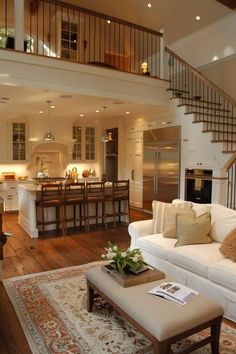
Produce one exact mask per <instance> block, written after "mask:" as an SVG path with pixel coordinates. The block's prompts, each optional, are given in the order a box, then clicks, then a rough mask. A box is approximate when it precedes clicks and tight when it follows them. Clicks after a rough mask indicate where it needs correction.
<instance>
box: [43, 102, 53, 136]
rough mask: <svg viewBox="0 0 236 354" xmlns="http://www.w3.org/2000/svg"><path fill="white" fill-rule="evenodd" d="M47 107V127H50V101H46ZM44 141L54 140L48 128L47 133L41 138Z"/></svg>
mask: <svg viewBox="0 0 236 354" xmlns="http://www.w3.org/2000/svg"><path fill="white" fill-rule="evenodd" d="M46 103H47V105H48V127H49V125H50V117H49V112H50V103H51V101H46ZM43 140H44V141H53V140H54V135H53V134H52V132H51V130H50V129H49V128H48V130H47V132H46V133H45V134H44V137H43Z"/></svg>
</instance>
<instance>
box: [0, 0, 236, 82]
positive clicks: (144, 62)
mask: <svg viewBox="0 0 236 354" xmlns="http://www.w3.org/2000/svg"><path fill="white" fill-rule="evenodd" d="M206 3H207V4H206ZM221 3H224V1H221V2H219V1H216V0H207V1H206V0H200V1H195V0H190V1H189V0H177V1H174V2H173V1H171V0H168V1H165V2H163V1H160V0H153V1H151V2H149V3H146V2H145V1H143V0H130V1H129V2H126V1H124V0H121V1H119V5H118V3H117V2H116V1H105V0H103V1H99V2H98V1H93V0H91V1H89V2H88V1H83V0H80V1H73V0H70V1H65V2H62V1H55V0H1V1H0V48H9V49H16V50H20V51H23V52H25V53H31V54H38V55H43V56H50V57H55V58H59V59H63V60H70V61H73V62H79V63H83V64H90V65H92V64H93V65H99V66H102V67H106V68H112V69H116V70H119V71H125V72H130V73H135V74H146V75H150V76H153V77H159V78H164V77H165V71H164V68H163V67H164V64H165V63H164V62H163V61H164V59H163V48H164V45H168V46H174V47H176V46H177V47H176V48H177V49H178V50H180V51H181V50H182V51H184V47H185V46H186V43H185V44H184V45H183V43H182V41H183V39H184V38H189V37H191V38H190V42H193V46H194V40H195V41H196V38H195V39H194V36H195V37H196V36H198V35H197V34H198V33H199V35H201V33H200V32H201V31H202V30H203V31H205V32H206V29H208V30H207V32H209V31H210V28H211V27H212V26H214V25H215V24H217V23H219V25H220V21H226V19H229V18H230V17H232V14H233V11H232V9H230V8H229V7H227V6H224V5H222V4H221ZM83 6H84V7H83ZM85 7H86V8H85ZM227 21H228V20H227ZM228 26H229V27H230V23H228ZM221 27H222V26H221ZM224 27H225V26H224ZM207 34H208V36H209V33H207ZM214 34H216V33H214ZM223 35H224V33H223ZM225 36H227V40H228V42H229V35H228V34H226V33H225V35H224V38H225ZM215 37H217V40H218V42H219V36H217V35H216V36H215ZM208 40H209V39H208ZM188 42H189V40H188ZM210 42H211V43H212V42H213V41H212V40H211V41H210ZM229 47H230V48H229ZM203 48H204V51H206V53H205V57H206V56H209V55H210V54H209V53H207V50H206V49H207V48H206V46H205V45H203ZM198 49H199V48H198ZM234 49H235V48H231V46H230V43H228V55H229V54H232V51H234ZM222 50H223V49H222ZM198 51H199V50H198ZM188 52H190V53H191V50H190V51H188ZM201 52H203V50H201ZM190 53H188V55H189V54H190ZM177 54H182V53H178V51H177ZM194 54H196V53H194ZM211 54H214V53H211ZM184 55H185V53H184ZM195 56H196V55H195ZM216 56H217V53H216V52H215V57H216ZM183 59H185V60H186V59H187V58H185V57H184V56H183ZM199 60H200V62H199V63H200V64H201V61H202V58H201V57H199ZM207 60H208V61H209V60H210V59H207ZM188 61H189V60H188ZM190 64H191V60H190ZM195 66H198V65H195Z"/></svg>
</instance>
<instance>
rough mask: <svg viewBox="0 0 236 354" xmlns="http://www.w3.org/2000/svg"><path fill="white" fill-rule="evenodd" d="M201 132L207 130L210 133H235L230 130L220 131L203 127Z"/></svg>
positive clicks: (235, 132)
mask: <svg viewBox="0 0 236 354" xmlns="http://www.w3.org/2000/svg"><path fill="white" fill-rule="evenodd" d="M202 132H203V133H205V132H206V133H207V132H212V133H222V134H236V131H234V132H232V131H222V130H219V129H210V128H209V129H203V130H202Z"/></svg>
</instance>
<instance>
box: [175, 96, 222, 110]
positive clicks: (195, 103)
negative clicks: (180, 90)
mask: <svg viewBox="0 0 236 354" xmlns="http://www.w3.org/2000/svg"><path fill="white" fill-rule="evenodd" d="M173 98H178V99H179V100H180V104H185V103H186V104H191V102H192V103H193V105H194V106H195V105H200V106H204V107H206V108H207V107H208V108H211V109H214V108H216V109H217V107H218V108H219V109H220V108H222V107H221V104H220V103H214V102H210V103H209V102H202V101H197V100H196V101H195V100H190V99H185V98H182V97H173Z"/></svg>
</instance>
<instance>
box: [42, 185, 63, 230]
mask: <svg viewBox="0 0 236 354" xmlns="http://www.w3.org/2000/svg"><path fill="white" fill-rule="evenodd" d="M38 207H40V208H41V220H38V219H37V224H38V225H42V231H43V232H44V231H45V225H52V224H56V229H57V231H59V229H60V224H61V226H62V231H63V234H64V215H63V188H62V183H45V184H42V185H41V195H40V199H39V201H37V202H36V208H38ZM48 208H55V218H54V219H52V220H45V210H46V209H48Z"/></svg>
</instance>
